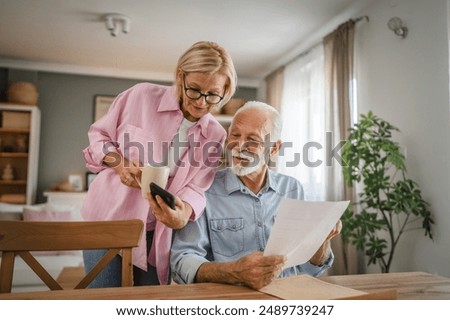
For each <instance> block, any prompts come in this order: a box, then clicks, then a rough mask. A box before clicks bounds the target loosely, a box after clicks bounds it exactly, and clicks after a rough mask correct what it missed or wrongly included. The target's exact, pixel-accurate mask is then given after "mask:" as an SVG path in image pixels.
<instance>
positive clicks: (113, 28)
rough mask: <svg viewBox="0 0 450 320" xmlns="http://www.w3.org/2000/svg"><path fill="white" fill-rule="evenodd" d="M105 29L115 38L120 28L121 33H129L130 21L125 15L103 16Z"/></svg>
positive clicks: (112, 14)
mask: <svg viewBox="0 0 450 320" xmlns="http://www.w3.org/2000/svg"><path fill="white" fill-rule="evenodd" d="M104 20H105V25H106V29H108V31H109V32H110V33H111V36H113V37H115V36H117V35H118V34H119V29H120V27H122V32H123V33H128V32H130V24H131V19H130V17H127V16H126V15H123V14H120V13H109V14H106V15H105V16H104Z"/></svg>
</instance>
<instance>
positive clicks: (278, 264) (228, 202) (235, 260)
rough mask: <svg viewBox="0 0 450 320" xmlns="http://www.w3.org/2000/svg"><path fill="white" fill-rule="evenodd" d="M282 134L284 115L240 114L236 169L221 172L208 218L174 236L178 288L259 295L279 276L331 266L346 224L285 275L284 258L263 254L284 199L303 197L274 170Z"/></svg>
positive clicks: (232, 139) (249, 108)
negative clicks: (233, 288)
mask: <svg viewBox="0 0 450 320" xmlns="http://www.w3.org/2000/svg"><path fill="white" fill-rule="evenodd" d="M280 133H281V120H280V116H279V114H278V112H277V111H276V110H275V109H274V108H273V107H271V106H269V105H267V104H264V103H262V102H256V101H252V102H247V103H246V104H245V105H244V106H243V107H242V108H240V109H239V110H238V112H237V113H236V115H235V116H234V118H233V121H232V123H231V126H230V129H229V132H228V138H227V152H231V156H232V160H231V162H232V163H231V168H226V169H224V170H221V171H219V172H218V173H217V174H216V177H215V180H214V182H213V184H212V186H211V187H210V189H209V190H208V191H207V192H206V199H207V204H206V208H205V212H204V214H203V215H202V216H201V217H200V218H199V219H198V220H197V221H191V222H189V223H188V224H187V225H186V226H185V227H184V228H183V229H180V230H177V232H176V233H175V235H174V241H173V246H172V253H171V270H172V276H173V279H174V280H175V282H177V283H193V282H219V283H228V284H239V285H246V286H248V287H251V288H254V289H259V288H262V287H264V286H266V285H267V284H269V283H270V282H271V281H272V280H273V279H274V278H275V277H276V276H278V275H279V276H281V277H287V276H292V275H297V274H303V273H306V274H309V275H312V276H318V275H320V274H322V273H323V272H324V271H325V270H326V269H328V268H329V267H330V266H331V264H332V262H333V260H334V256H333V253H332V251H331V248H330V240H331V238H332V237H334V236H335V235H337V234H338V233H339V232H340V228H341V225H340V222H339V223H338V224H337V225H336V226H335V228H334V229H333V230H332V231H331V232H330V234H329V235H328V237H327V239H326V240H325V242H324V243H323V244H322V246H321V247H320V248H319V249H318V251H317V252H316V253H315V254H314V256H313V257H311V259H310V261H308V262H307V263H305V264H302V265H298V266H295V267H290V268H287V269H285V270H283V263H284V261H285V258H284V257H283V256H263V254H262V251H264V248H265V246H266V243H267V240H268V238H269V234H270V230H271V228H272V225H273V223H274V220H275V217H276V215H277V212H278V210H279V207H280V201H281V199H282V198H292V199H299V200H302V199H303V188H302V186H301V184H300V183H299V182H298V181H297V180H296V179H294V178H292V177H289V176H286V175H283V174H280V173H276V172H273V171H271V170H270V169H269V166H268V161H269V158H270V156H273V155H275V154H276V153H277V152H278V151H279V149H280V146H281V141H280ZM271 141H274V142H271ZM299 214H301V212H299Z"/></svg>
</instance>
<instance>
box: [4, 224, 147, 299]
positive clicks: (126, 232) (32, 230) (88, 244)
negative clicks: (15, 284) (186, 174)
mask: <svg viewBox="0 0 450 320" xmlns="http://www.w3.org/2000/svg"><path fill="white" fill-rule="evenodd" d="M143 227H144V226H143V222H142V221H141V220H115V221H70V222H59V221H52V222H42V221H39V222H37V221H36V222H34V221H33V222H31V221H1V222H0V251H1V252H2V257H1V266H0V293H7V292H11V287H12V280H13V272H14V258H15V255H16V254H17V255H19V256H20V257H21V258H22V259H23V260H24V261H25V262H26V263H27V264H28V265H29V266H30V268H31V269H32V270H33V271H34V272H35V273H36V274H37V275H38V276H39V278H41V280H42V281H43V282H44V283H45V284H46V285H47V286H48V287H49V288H50V289H51V290H63V287H62V286H61V285H60V284H59V283H58V282H57V281H56V280H55V279H54V278H53V277H52V276H51V275H50V274H49V273H48V272H47V271H46V270H45V269H44V267H43V266H42V265H41V264H40V263H39V262H38V261H37V260H36V258H35V257H34V256H33V255H32V254H31V253H30V251H59V250H64V251H67V250H90V249H109V251H108V252H107V253H106V255H105V256H104V257H103V258H102V259H101V260H100V261H99V262H98V263H97V265H96V266H95V267H94V268H93V269H92V270H91V271H90V272H89V273H88V274H87V275H85V277H84V278H83V279H82V280H81V281H80V282H79V283H78V284H77V285H76V286H75V289H84V288H86V287H87V286H88V285H89V283H91V282H92V280H93V279H94V278H95V277H96V276H97V275H98V274H99V273H100V272H101V271H102V270H103V269H104V268H105V267H106V266H107V265H108V264H109V262H111V260H112V259H113V258H114V257H115V256H116V255H117V254H119V253H120V252H122V286H124V287H125V286H133V263H132V253H131V251H132V248H133V247H137V246H138V243H139V239H140V237H141V235H142V230H143Z"/></svg>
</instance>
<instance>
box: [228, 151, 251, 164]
mask: <svg viewBox="0 0 450 320" xmlns="http://www.w3.org/2000/svg"><path fill="white" fill-rule="evenodd" d="M231 155H232V156H233V157H238V158H242V159H245V160H248V161H252V160H253V157H251V156H248V155H246V154H245V153H243V152H239V151H237V150H232V151H231Z"/></svg>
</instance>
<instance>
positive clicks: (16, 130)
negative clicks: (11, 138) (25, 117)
mask: <svg viewBox="0 0 450 320" xmlns="http://www.w3.org/2000/svg"><path fill="white" fill-rule="evenodd" d="M0 133H30V128H0Z"/></svg>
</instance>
